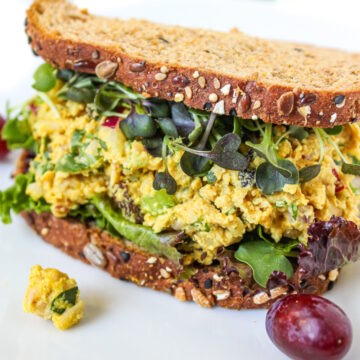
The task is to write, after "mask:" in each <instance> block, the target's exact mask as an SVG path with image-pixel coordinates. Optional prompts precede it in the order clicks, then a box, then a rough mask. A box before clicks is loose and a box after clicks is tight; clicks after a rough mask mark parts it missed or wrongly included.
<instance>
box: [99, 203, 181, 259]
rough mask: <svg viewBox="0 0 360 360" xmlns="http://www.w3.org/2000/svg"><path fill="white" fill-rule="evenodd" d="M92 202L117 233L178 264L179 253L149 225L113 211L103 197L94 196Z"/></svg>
mask: <svg viewBox="0 0 360 360" xmlns="http://www.w3.org/2000/svg"><path fill="white" fill-rule="evenodd" d="M92 203H93V204H94V205H95V206H96V208H97V209H98V210H99V211H100V213H101V214H102V215H103V216H104V217H105V219H106V220H107V221H108V222H109V223H110V224H111V225H112V226H113V228H114V229H115V230H116V231H117V232H118V234H120V235H121V236H123V237H125V238H126V239H128V240H130V241H132V242H133V243H134V244H136V245H138V246H140V247H142V248H144V249H145V250H147V251H148V252H150V253H153V254H158V255H163V256H165V257H167V258H169V259H171V260H172V261H173V262H174V263H176V264H179V261H180V259H181V254H180V253H179V252H178V251H177V249H176V248H175V247H173V246H170V245H168V244H166V243H164V242H162V240H161V236H160V235H158V234H155V233H154V232H153V231H152V230H151V229H150V228H149V227H147V226H143V225H138V224H134V223H132V222H130V221H128V220H127V219H125V218H124V217H123V216H122V215H121V214H120V212H117V211H115V210H114V209H113V207H112V205H111V202H110V201H109V200H108V199H106V198H104V197H100V196H96V197H94V198H93V199H92Z"/></svg>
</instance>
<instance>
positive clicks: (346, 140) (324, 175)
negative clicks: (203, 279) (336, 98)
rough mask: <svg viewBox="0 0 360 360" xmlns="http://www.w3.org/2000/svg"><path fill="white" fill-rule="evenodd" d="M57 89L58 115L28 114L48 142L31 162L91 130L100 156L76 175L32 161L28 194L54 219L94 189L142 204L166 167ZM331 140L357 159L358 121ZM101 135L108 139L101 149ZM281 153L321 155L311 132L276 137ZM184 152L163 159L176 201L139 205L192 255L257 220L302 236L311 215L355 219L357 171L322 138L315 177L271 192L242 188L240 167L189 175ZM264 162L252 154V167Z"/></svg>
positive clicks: (305, 161) (299, 160) (277, 231)
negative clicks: (155, 209)
mask: <svg viewBox="0 0 360 360" xmlns="http://www.w3.org/2000/svg"><path fill="white" fill-rule="evenodd" d="M55 91H56V89H55V90H53V91H52V92H50V93H49V95H50V97H51V100H52V101H53V102H54V103H55V104H56V107H57V109H58V112H59V115H60V116H59V117H58V116H57V115H56V113H54V111H53V110H52V109H51V108H50V107H49V106H48V105H47V104H46V103H42V104H40V105H39V107H38V113H37V115H35V114H32V115H31V116H30V126H31V128H32V131H33V136H34V138H35V139H36V140H37V141H38V142H40V143H42V144H44V143H45V142H46V147H47V160H46V159H45V157H44V154H43V152H42V151H40V152H39V154H38V155H37V157H36V158H35V159H34V162H33V164H34V163H35V164H36V163H38V164H42V163H44V162H45V161H50V162H51V163H53V164H56V163H58V162H59V160H60V159H61V158H62V157H63V156H64V155H66V154H68V153H69V152H70V147H71V138H72V136H73V133H74V131H75V130H83V131H84V132H85V133H86V134H90V135H93V140H91V142H90V145H89V146H88V147H87V149H86V152H87V153H89V154H99V153H101V157H102V159H103V160H102V162H101V164H99V166H97V169H96V170H91V171H84V172H82V173H80V174H69V173H65V172H61V171H57V172H55V171H54V170H51V169H50V170H47V171H45V172H44V170H43V169H41V170H40V168H41V167H37V168H35V166H34V165H32V171H34V173H35V174H36V176H35V182H34V183H33V184H31V185H30V186H29V187H28V189H27V193H28V195H29V196H31V197H32V198H33V199H35V200H37V199H39V198H41V197H43V198H44V199H45V200H46V201H47V202H48V203H49V204H51V209H52V212H53V214H54V215H55V216H58V217H65V216H66V215H67V214H68V212H69V210H71V209H75V208H77V207H78V206H79V205H82V204H86V203H87V202H88V200H89V198H91V197H92V196H94V195H96V194H107V195H108V196H109V197H111V198H113V199H114V200H115V201H119V202H120V201H121V200H122V199H123V198H124V196H125V195H126V194H125V192H127V193H128V195H130V197H131V198H132V201H133V202H134V204H135V205H137V206H139V207H141V204H142V199H143V198H144V197H149V196H153V195H154V194H155V190H154V189H153V186H152V184H153V180H154V176H155V175H156V173H157V172H158V171H163V170H164V169H163V162H162V159H161V158H157V157H153V156H151V155H150V154H149V153H148V152H147V151H146V149H145V148H144V146H143V144H142V142H141V141H128V140H126V138H125V137H124V135H123V133H122V132H121V130H120V128H119V126H117V127H116V128H109V127H105V126H103V125H102V121H96V120H93V119H90V118H89V116H88V115H87V113H86V111H85V106H84V105H82V104H78V103H75V102H71V101H63V100H60V99H58V98H56V96H55ZM274 128H275V133H276V134H278V136H280V135H281V134H282V133H284V131H285V128H284V127H282V126H274ZM332 138H333V140H334V141H335V142H336V143H337V144H338V146H339V147H340V148H341V151H342V153H343V154H344V155H345V156H346V157H348V158H349V159H350V156H355V157H356V158H358V159H360V130H359V127H358V125H355V124H354V125H351V124H349V125H346V126H344V129H343V131H342V133H341V134H339V135H337V136H333V137H332ZM44 139H46V141H45V140H44ZM100 141H103V142H104V143H105V144H106V150H105V149H103V148H102V147H101V144H100ZM43 146H44V145H43ZM278 153H279V156H281V157H282V158H286V159H289V160H291V161H293V163H294V164H295V165H296V166H297V167H298V168H302V167H304V166H309V165H313V164H316V163H318V162H319V156H320V148H319V142H318V139H317V136H316V135H315V134H314V133H312V132H310V135H309V136H308V137H307V138H306V139H304V140H302V141H299V140H297V139H295V138H290V137H287V138H286V139H285V140H284V141H282V142H281V143H280V146H279V150H278ZM181 155H182V152H181V151H177V152H176V153H175V154H174V155H173V156H171V157H169V158H168V167H169V171H170V174H171V175H172V176H173V177H174V179H175V180H176V183H177V185H178V190H177V192H176V193H175V195H174V200H175V202H174V204H173V205H174V206H172V207H169V208H167V209H166V211H165V212H163V213H160V214H154V213H151V212H146V211H144V209H142V213H143V218H144V222H143V224H144V225H147V226H150V227H151V228H152V229H153V230H154V231H155V232H157V233H159V232H162V231H164V230H170V229H174V230H183V231H184V232H185V233H186V234H187V235H188V236H189V237H191V238H192V239H193V240H194V242H195V251H194V253H193V254H192V255H191V257H192V259H196V260H198V261H200V262H203V263H207V264H208V263H210V262H211V260H212V259H213V257H214V256H215V253H216V250H217V249H218V248H219V247H220V246H228V245H231V244H233V243H236V242H239V241H240V240H241V238H242V237H243V235H244V233H245V232H247V231H250V230H253V229H255V228H256V226H257V225H262V226H263V228H264V231H265V232H266V233H268V234H270V235H271V236H272V238H273V239H274V240H275V241H280V239H281V238H282V237H284V236H286V237H290V238H298V239H299V240H300V241H301V242H306V240H307V228H308V226H309V224H310V223H311V222H312V221H313V220H314V219H315V218H317V219H321V220H329V218H330V217H331V215H336V216H343V217H344V218H346V219H347V220H351V221H354V222H355V223H356V224H358V225H359V223H360V222H359V209H358V203H359V195H357V194H356V191H355V190H354V189H353V188H352V182H353V181H354V176H353V175H348V174H343V173H342V172H341V170H340V167H339V166H338V165H337V164H336V160H337V159H338V157H337V154H336V152H335V151H334V150H333V148H332V147H331V146H330V145H329V144H326V143H325V156H324V159H323V162H322V167H321V172H320V174H319V175H318V176H317V177H316V178H314V179H313V180H311V181H310V182H307V183H304V184H296V185H286V186H285V187H284V189H283V191H281V192H278V193H275V194H273V195H263V194H262V192H261V191H260V190H259V189H258V188H257V187H256V185H250V186H245V187H244V186H243V184H242V182H241V180H240V179H239V175H238V172H237V171H231V170H226V169H224V168H221V167H218V166H217V165H214V166H213V168H212V170H211V171H212V173H213V174H214V175H215V177H216V181H215V182H214V183H209V181H208V179H207V178H206V177H203V178H199V177H193V178H192V177H189V176H187V175H186V174H185V173H184V172H183V171H182V169H181V168H180V165H179V162H180V157H181ZM262 161H263V160H262V159H261V158H260V157H257V156H256V157H255V158H254V160H253V165H254V167H255V166H256V165H258V164H259V163H260V162H262ZM334 169H336V172H337V173H338V175H339V177H340V179H341V182H342V184H343V186H344V188H343V189H341V191H336V190H338V184H339V180H338V179H337V178H336V175H335V174H336V173H335V174H334ZM121 184H126V187H124V186H122V185H121ZM204 253H205V255H204Z"/></svg>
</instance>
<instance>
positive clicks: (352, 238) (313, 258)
mask: <svg viewBox="0 0 360 360" xmlns="http://www.w3.org/2000/svg"><path fill="white" fill-rule="evenodd" d="M308 235H309V238H308V245H307V247H305V246H304V245H300V250H301V252H300V254H299V257H298V262H299V269H300V272H301V273H302V275H303V277H311V276H317V275H320V274H323V273H326V272H328V271H330V270H334V269H337V268H340V267H342V266H344V265H345V264H347V263H349V262H354V261H357V260H358V259H359V247H360V246H359V244H360V231H359V229H358V227H357V226H356V224H355V223H353V222H352V221H347V220H345V219H344V218H342V217H336V216H332V217H331V219H330V221H315V222H314V223H313V224H312V225H311V226H310V227H309V229H308Z"/></svg>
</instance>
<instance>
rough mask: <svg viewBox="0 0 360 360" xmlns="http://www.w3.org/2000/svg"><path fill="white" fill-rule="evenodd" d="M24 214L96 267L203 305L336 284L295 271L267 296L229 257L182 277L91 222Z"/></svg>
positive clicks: (243, 302) (240, 303)
mask: <svg viewBox="0 0 360 360" xmlns="http://www.w3.org/2000/svg"><path fill="white" fill-rule="evenodd" d="M28 164H29V161H28V154H27V153H26V152H25V151H24V152H23V153H22V155H21V157H20V159H19V161H18V163H17V170H16V174H19V173H24V172H26V171H27V167H28ZM22 216H23V217H24V218H25V219H26V221H27V222H28V224H29V225H30V226H31V227H32V228H33V229H34V230H35V231H36V232H37V233H38V234H39V235H40V236H41V237H42V238H43V239H44V240H45V241H46V242H48V243H50V244H52V245H54V246H56V247H57V248H59V249H60V250H62V251H64V252H65V253H67V254H68V255H70V256H72V257H74V258H76V259H80V260H82V261H84V262H86V263H88V264H92V265H94V266H97V267H99V268H101V269H103V270H105V271H107V272H108V273H110V274H111V275H112V276H114V277H115V278H118V279H121V280H126V281H131V282H133V283H135V284H137V285H139V286H146V287H149V288H152V289H154V290H159V291H163V292H167V293H169V294H171V295H173V296H175V297H176V298H177V299H178V300H181V301H192V300H193V301H195V302H196V303H198V304H199V305H201V306H203V307H209V308H210V307H213V306H215V305H217V306H221V307H225V308H229V309H237V310H240V309H255V308H267V307H269V306H270V305H271V304H272V303H273V302H274V301H275V300H277V299H279V298H281V297H283V296H285V295H286V294H289V293H292V292H298V293H312V294H322V293H324V292H325V291H326V290H327V289H328V288H329V287H332V285H333V284H334V282H333V281H330V279H329V277H328V276H326V274H324V275H322V276H320V277H317V276H316V277H312V278H306V281H305V280H304V279H302V278H301V276H300V274H299V272H298V271H295V274H294V275H293V277H292V279H291V280H290V282H289V283H290V285H288V286H279V287H276V288H274V289H273V290H271V293H270V294H268V293H267V292H265V291H264V290H263V289H261V288H260V287H259V286H258V285H257V284H256V283H255V281H254V279H253V277H252V272H251V269H250V268H249V267H248V266H247V265H245V264H241V263H237V265H238V266H234V264H232V263H229V262H228V261H224V262H223V263H220V264H217V265H211V266H199V267H197V268H194V269H192V271H191V272H190V273H189V274H188V275H187V276H179V269H177V268H176V266H175V265H174V264H173V262H172V261H170V260H168V259H167V258H164V257H161V256H156V255H152V254H149V253H147V252H145V251H144V250H142V249H140V248H138V247H136V246H135V245H134V244H133V243H131V242H129V241H127V240H125V239H120V238H115V237H114V236H112V235H111V234H110V233H108V232H107V231H103V230H100V229H99V228H97V227H95V226H93V225H91V224H84V223H81V222H79V221H77V220H76V219H70V218H68V219H60V218H56V217H55V216H53V215H51V214H50V213H42V214H37V213H35V212H23V213H22ZM332 280H334V279H332Z"/></svg>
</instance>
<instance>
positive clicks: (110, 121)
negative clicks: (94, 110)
mask: <svg viewBox="0 0 360 360" xmlns="http://www.w3.org/2000/svg"><path fill="white" fill-rule="evenodd" d="M118 122H119V118H118V117H117V116H109V117H107V118H106V119H105V120H104V122H103V123H102V126H106V127H109V128H111V129H115V128H116V125H117V123H118Z"/></svg>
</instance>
